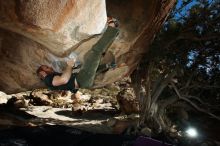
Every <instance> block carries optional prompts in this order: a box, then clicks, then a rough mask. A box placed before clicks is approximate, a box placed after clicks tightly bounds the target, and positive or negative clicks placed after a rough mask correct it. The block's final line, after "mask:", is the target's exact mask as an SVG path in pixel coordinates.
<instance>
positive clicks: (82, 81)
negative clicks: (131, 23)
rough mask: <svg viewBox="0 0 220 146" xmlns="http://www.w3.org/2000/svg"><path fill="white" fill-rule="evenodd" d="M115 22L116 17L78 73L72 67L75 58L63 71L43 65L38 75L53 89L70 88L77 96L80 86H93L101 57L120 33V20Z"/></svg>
mask: <svg viewBox="0 0 220 146" xmlns="http://www.w3.org/2000/svg"><path fill="white" fill-rule="evenodd" d="M109 19H112V18H108V20H109ZM115 23H116V19H114V20H112V21H108V22H107V24H108V25H107V29H106V30H105V32H104V33H103V35H102V37H101V38H100V39H99V40H98V42H97V43H96V44H95V45H93V46H92V48H91V50H90V51H88V52H87V54H86V55H85V56H86V58H85V61H84V63H83V65H82V67H81V69H80V71H79V72H78V73H72V69H73V68H74V67H77V66H76V58H73V59H70V60H67V61H66V63H67V66H66V68H65V70H64V71H63V72H62V73H58V72H55V71H54V69H53V68H52V67H49V66H47V65H41V66H40V67H39V68H38V69H37V75H38V76H39V77H40V78H41V80H43V82H44V83H45V84H46V86H47V87H49V89H51V90H70V91H71V92H73V93H75V95H76V96H77V94H78V93H77V91H78V89H79V88H91V87H92V85H93V82H94V79H95V76H96V73H97V69H98V67H99V64H100V58H101V57H102V55H103V53H104V52H106V50H107V49H108V47H109V46H110V45H111V44H112V42H113V41H114V40H115V38H116V37H117V35H118V33H119V29H118V28H117V27H118V22H117V25H114V24H115ZM114 66H115V64H114V63H109V64H108V65H105V67H108V68H109V67H114ZM101 69H103V67H101ZM104 69H105V68H104Z"/></svg>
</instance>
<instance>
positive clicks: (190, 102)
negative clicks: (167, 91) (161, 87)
mask: <svg viewBox="0 0 220 146" xmlns="http://www.w3.org/2000/svg"><path fill="white" fill-rule="evenodd" d="M171 85H172V87H173V89H174V91H175V92H176V94H177V95H178V97H179V98H180V99H182V100H184V101H186V102H188V103H189V104H190V105H191V106H192V107H194V108H195V109H197V110H198V111H200V112H203V113H205V114H208V115H210V116H211V117H213V118H215V119H217V120H220V117H218V116H216V115H214V114H212V113H210V112H209V111H206V110H204V109H202V108H200V107H198V106H197V105H196V104H195V103H193V102H192V101H190V100H189V99H187V98H185V97H183V96H181V94H180V92H179V91H178V89H177V87H176V86H175V84H173V83H171Z"/></svg>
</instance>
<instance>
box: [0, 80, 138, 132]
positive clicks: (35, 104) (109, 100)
mask: <svg viewBox="0 0 220 146" xmlns="http://www.w3.org/2000/svg"><path fill="white" fill-rule="evenodd" d="M128 82H129V81H128V80H125V81H124V82H120V83H115V84H112V85H109V86H108V87H106V88H102V89H95V90H86V89H82V90H80V92H81V98H80V99H76V98H73V95H72V94H71V92H65V91H50V90H47V89H36V90H33V91H27V92H22V93H17V94H11V95H7V94H5V93H3V92H1V93H0V103H1V104H0V108H1V110H0V117H1V118H0V127H1V128H6V127H11V126H39V125H67V126H71V127H75V128H79V129H82V130H86V131H89V132H95V133H117V134H119V133H122V132H125V131H126V129H129V127H132V126H134V125H135V124H137V117H138V115H137V112H138V104H137V101H136V100H135V98H134V96H133V91H132V90H131V89H130V88H128V90H123V91H121V90H120V88H121V87H126V88H127V87H128V86H129V83H128ZM128 97H129V98H128ZM122 101H123V102H122Z"/></svg>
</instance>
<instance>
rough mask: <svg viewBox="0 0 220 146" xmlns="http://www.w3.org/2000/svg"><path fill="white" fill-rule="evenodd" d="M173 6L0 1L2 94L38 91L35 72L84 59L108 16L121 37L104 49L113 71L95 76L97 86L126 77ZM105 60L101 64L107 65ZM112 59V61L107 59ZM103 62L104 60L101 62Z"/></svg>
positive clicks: (158, 1) (113, 0) (159, 2)
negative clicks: (68, 60)
mask: <svg viewBox="0 0 220 146" xmlns="http://www.w3.org/2000/svg"><path fill="white" fill-rule="evenodd" d="M174 3H175V0H170V1H165V0H148V1H145V0H138V1H137V0H127V1H118V0H107V1H106V2H105V1H104V0H93V1H87V0H53V1H50V0H44V1H41V0H28V1H24V0H10V1H5V0H0V28H1V29H0V57H1V61H0V63H1V66H2V67H1V69H0V75H1V79H0V90H1V91H5V92H7V93H15V92H18V91H25V90H29V89H33V88H36V87H40V86H42V85H41V84H40V81H39V79H37V77H36V74H35V71H36V69H37V67H38V66H39V65H40V64H52V66H53V67H55V68H56V69H57V70H61V69H62V66H60V65H58V66H57V62H59V61H62V60H63V59H65V57H68V55H69V53H70V52H72V51H74V52H75V53H77V54H78V56H79V59H80V61H81V62H82V63H83V61H84V55H85V54H86V52H88V50H89V49H90V48H91V46H92V45H93V44H95V43H96V42H97V40H98V39H99V38H100V36H101V35H97V34H102V32H103V31H104V30H105V25H106V20H107V15H106V13H108V15H111V16H113V17H115V18H117V19H118V20H119V23H120V25H119V29H120V34H119V36H118V37H117V39H116V40H115V41H114V42H113V44H112V45H111V46H110V48H109V52H110V54H113V56H114V57H115V60H116V63H117V65H118V66H117V67H116V68H115V69H114V70H109V71H107V72H105V73H103V74H100V75H99V76H97V78H96V82H95V83H96V85H98V86H104V85H107V84H109V83H112V82H114V81H116V80H119V79H121V78H123V77H124V76H126V75H129V74H130V73H131V72H132V71H133V70H134V69H135V67H136V65H137V64H138V62H139V60H140V59H141V56H143V54H144V53H146V52H147V50H148V46H149V44H150V43H151V41H152V40H153V38H154V36H155V34H156V32H158V31H159V29H160V27H161V25H162V24H163V22H164V21H165V19H166V17H167V15H168V13H169V12H170V10H171V8H172V7H173V5H174ZM107 56H108V55H106V56H104V59H103V60H108V57H107ZM110 56H111V55H110ZM106 58H107V59H106Z"/></svg>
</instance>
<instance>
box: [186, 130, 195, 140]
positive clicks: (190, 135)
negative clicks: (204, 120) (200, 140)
mask: <svg viewBox="0 0 220 146" xmlns="http://www.w3.org/2000/svg"><path fill="white" fill-rule="evenodd" d="M186 133H187V135H188V136H189V137H192V138H195V137H197V136H198V133H197V131H196V129H195V128H189V129H187V130H186Z"/></svg>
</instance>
